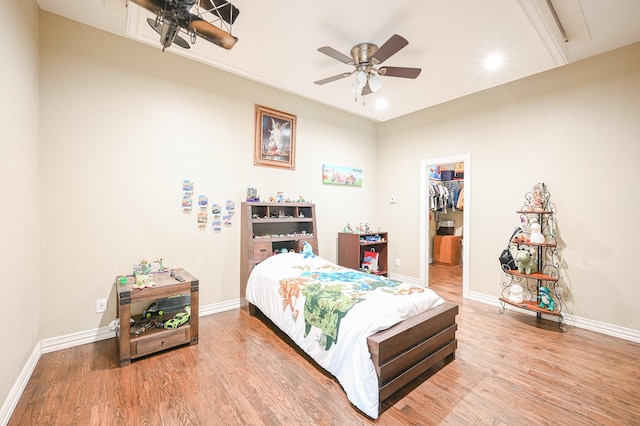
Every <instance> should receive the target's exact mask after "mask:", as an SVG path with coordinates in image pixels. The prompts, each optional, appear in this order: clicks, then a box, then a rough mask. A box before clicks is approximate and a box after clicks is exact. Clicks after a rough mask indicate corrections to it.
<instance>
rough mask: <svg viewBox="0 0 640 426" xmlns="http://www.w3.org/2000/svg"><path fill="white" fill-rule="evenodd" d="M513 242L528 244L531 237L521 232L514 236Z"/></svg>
mask: <svg viewBox="0 0 640 426" xmlns="http://www.w3.org/2000/svg"><path fill="white" fill-rule="evenodd" d="M511 242H512V243H516V244H528V243H529V239H528V238H527V236H526V235H525V234H523V233H519V234H518V235H516V236H514V237H513V238H512V239H511Z"/></svg>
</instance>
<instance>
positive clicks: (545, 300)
mask: <svg viewBox="0 0 640 426" xmlns="http://www.w3.org/2000/svg"><path fill="white" fill-rule="evenodd" d="M538 298H539V299H540V304H539V305H538V306H539V307H541V308H546V309H548V310H549V311H553V310H554V309H555V308H556V302H554V301H553V297H551V290H549V288H548V287H540V295H539V296H538Z"/></svg>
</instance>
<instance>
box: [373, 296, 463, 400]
mask: <svg viewBox="0 0 640 426" xmlns="http://www.w3.org/2000/svg"><path fill="white" fill-rule="evenodd" d="M457 314H458V305H456V304H455V303H451V302H445V303H444V304H442V305H440V306H436V307H435V308H433V309H431V310H429V311H426V312H423V313H422V314H419V315H416V316H415V317H412V318H409V319H406V320H404V321H402V322H401V323H398V324H396V325H394V326H393V327H390V328H388V329H386V330H383V331H379V332H378V333H376V334H373V335H372V336H370V337H369V338H368V339H367V344H368V346H369V352H370V353H371V359H372V360H373V364H374V366H375V369H376V373H377V375H378V383H379V388H380V389H379V392H380V396H379V399H380V407H382V402H383V401H385V400H386V399H387V398H389V397H390V396H391V395H393V394H394V393H395V392H397V391H398V390H400V389H402V388H403V387H404V386H405V385H407V384H408V383H409V382H411V381H412V380H413V379H415V378H416V377H418V376H419V375H420V374H422V373H424V372H425V371H427V370H428V369H429V368H431V367H433V366H434V365H435V364H436V363H438V362H439V361H441V360H443V359H445V358H446V359H447V360H448V361H451V360H453V359H454V358H455V351H456V348H457V346H458V341H457V340H456V329H457V328H458V326H457V324H456V315H457Z"/></svg>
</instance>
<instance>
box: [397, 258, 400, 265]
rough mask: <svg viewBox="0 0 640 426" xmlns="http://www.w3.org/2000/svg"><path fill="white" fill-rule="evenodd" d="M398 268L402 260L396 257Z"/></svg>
mask: <svg viewBox="0 0 640 426" xmlns="http://www.w3.org/2000/svg"><path fill="white" fill-rule="evenodd" d="M396 266H400V258H399V257H396Z"/></svg>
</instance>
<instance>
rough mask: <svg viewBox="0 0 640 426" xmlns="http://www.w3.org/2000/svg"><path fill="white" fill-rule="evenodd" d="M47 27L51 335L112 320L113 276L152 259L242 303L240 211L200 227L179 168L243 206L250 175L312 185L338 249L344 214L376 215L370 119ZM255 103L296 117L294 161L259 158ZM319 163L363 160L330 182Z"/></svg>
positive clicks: (86, 32)
mask: <svg viewBox="0 0 640 426" xmlns="http://www.w3.org/2000/svg"><path fill="white" fill-rule="evenodd" d="M41 33H42V37H41V97H40V102H41V110H42V117H41V157H42V160H41V168H40V174H41V182H42V187H41V193H42V195H41V206H42V209H41V224H42V240H41V244H42V262H41V266H42V270H43V271H46V273H45V274H44V277H43V282H42V290H41V296H42V298H43V300H47V303H46V304H43V306H42V309H41V322H40V324H41V334H42V337H43V338H52V337H58V336H62V335H66V334H69V333H74V332H79V331H83V330H91V329H95V328H98V327H105V326H107V325H108V324H109V322H110V321H111V320H112V319H113V318H114V316H115V295H114V292H113V289H112V283H113V281H114V278H115V276H116V275H118V274H123V273H129V272H130V271H131V267H132V265H133V263H134V262H137V261H139V260H140V259H141V258H143V257H146V258H150V259H157V258H163V259H164V262H165V266H182V267H185V268H187V269H188V270H189V271H190V272H192V273H193V274H194V275H195V276H197V277H198V278H199V279H200V303H201V304H202V305H211V304H215V303H218V302H227V301H234V300H236V301H237V299H238V297H239V280H240V278H239V273H240V246H239V243H240V217H239V216H238V217H237V218H236V219H235V220H234V223H233V226H232V227H231V228H224V229H223V230H222V232H221V233H214V232H213V231H212V230H211V228H208V229H207V230H205V231H200V230H198V228H197V226H196V212H195V211H194V212H193V213H192V214H191V215H185V214H183V212H182V209H181V207H180V202H181V196H182V192H181V189H182V186H181V185H182V181H183V180H184V179H191V180H193V181H194V184H195V187H194V196H195V198H197V196H198V195H199V194H203V195H207V196H208V197H209V201H210V202H219V203H224V202H226V200H233V201H235V202H236V204H237V206H238V208H239V207H240V202H241V201H243V199H244V198H245V197H246V188H247V187H248V186H255V187H257V188H258V190H259V193H260V195H261V196H262V197H268V196H269V195H275V194H276V192H277V191H283V192H284V195H285V196H289V197H294V198H297V197H298V196H299V195H303V196H304V197H305V198H306V199H310V200H311V201H313V202H315V203H317V215H318V217H319V221H318V229H319V232H318V234H319V242H318V244H319V251H320V254H322V255H323V256H326V257H327V258H329V259H333V258H335V246H336V238H337V232H338V231H339V230H341V229H342V227H343V226H344V225H345V223H346V222H347V221H350V222H352V223H353V222H359V221H363V220H373V215H371V216H367V215H369V214H370V212H375V209H374V208H373V207H374V203H375V186H376V181H377V171H376V170H377V169H376V150H375V144H376V140H377V125H376V124H375V123H372V122H370V121H368V120H365V119H362V118H357V117H355V116H352V115H349V114H345V113H343V112H339V111H335V110H333V109H331V108H328V107H325V106H321V105H319V104H317V103H314V102H310V101H306V100H303V99H301V98H299V97H296V96H292V95H288V94H285V93H283V92H281V91H278V90H275V89H271V88H268V87H265V86H263V85H260V84H257V83H253V82H250V81H248V80H245V79H242V78H240V77H236V76H233V75H231V74H227V73H225V72H221V71H218V70H215V69H213V68H210V67H207V66H204V65H202V64H199V63H197V62H193V61H190V60H187V59H185V58H182V57H179V56H177V55H174V54H171V53H170V52H168V51H167V52H164V53H163V52H161V51H160V49H157V48H154V47H150V46H146V45H142V44H139V43H135V42H133V41H130V40H127V39H124V38H120V37H116V36H113V35H111V34H108V33H105V32H101V31H97V30H95V29H92V28H89V27H86V26H83V25H79V24H77V23H75V22H72V21H68V20H65V19H63V18H60V17H57V16H54V15H51V14H47V13H43V14H42V15H41ZM45 35H46V36H45ZM255 104H260V105H265V106H268V107H270V108H275V109H278V110H282V111H285V112H289V113H292V114H296V115H297V158H296V170H295V171H289V170H283V169H274V168H269V167H257V166H254V165H253V147H254V116H255V114H254V105H255ZM323 163H327V164H332V165H344V166H353V167H362V168H363V169H364V179H365V184H364V185H363V187H362V188H344V187H338V186H323V185H322V181H321V177H322V164H323ZM100 297H109V309H108V312H107V313H106V314H104V315H97V314H96V313H95V299H96V298H100Z"/></svg>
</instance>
